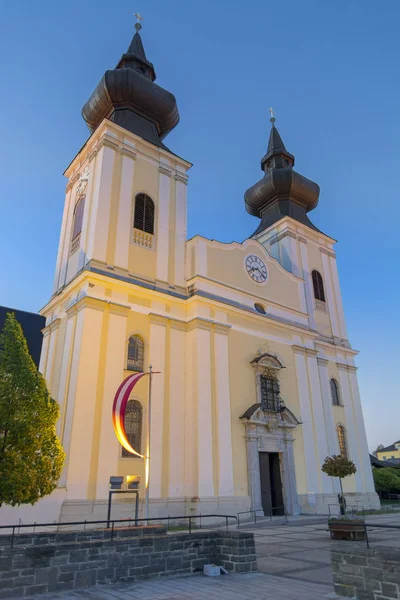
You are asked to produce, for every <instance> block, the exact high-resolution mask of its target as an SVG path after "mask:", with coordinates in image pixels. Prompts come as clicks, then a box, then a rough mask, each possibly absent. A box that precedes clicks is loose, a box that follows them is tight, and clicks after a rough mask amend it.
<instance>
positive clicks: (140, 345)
mask: <svg viewBox="0 0 400 600" xmlns="http://www.w3.org/2000/svg"><path fill="white" fill-rule="evenodd" d="M143 362H144V342H143V340H142V338H141V337H140V336H138V335H131V337H130V338H129V343H128V361H127V367H126V368H127V369H128V370H129V371H139V372H142V371H143Z"/></svg>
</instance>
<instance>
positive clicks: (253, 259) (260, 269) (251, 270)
mask: <svg viewBox="0 0 400 600" xmlns="http://www.w3.org/2000/svg"><path fill="white" fill-rule="evenodd" d="M245 266H246V271H247V273H248V274H249V275H250V277H251V278H252V280H253V281H255V282H256V283H265V282H266V281H267V267H266V266H265V264H264V263H263V261H262V260H261V258H258V256H255V255H254V254H250V256H248V257H247V258H246V260H245Z"/></svg>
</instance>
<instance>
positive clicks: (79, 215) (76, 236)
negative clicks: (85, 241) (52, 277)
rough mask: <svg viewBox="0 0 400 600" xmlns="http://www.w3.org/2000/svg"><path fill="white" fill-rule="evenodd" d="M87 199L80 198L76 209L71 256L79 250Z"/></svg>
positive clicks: (84, 197)
mask: <svg viewBox="0 0 400 600" xmlns="http://www.w3.org/2000/svg"><path fill="white" fill-rule="evenodd" d="M85 199H86V196H80V197H79V199H78V201H77V203H76V204H75V208H74V219H73V225H72V238H71V254H72V253H73V252H75V251H76V250H78V248H79V240H80V236H81V232H82V223H83V213H84V210H85Z"/></svg>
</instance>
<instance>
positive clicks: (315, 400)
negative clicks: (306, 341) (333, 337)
mask: <svg viewBox="0 0 400 600" xmlns="http://www.w3.org/2000/svg"><path fill="white" fill-rule="evenodd" d="M307 363H308V373H309V382H310V388H311V399H312V409H313V413H314V423H315V436H316V440H317V454H318V468H319V471H320V472H321V467H322V464H323V462H324V460H325V458H326V457H327V456H328V444H327V433H326V428H325V419H324V410H323V405H322V397H321V385H320V381H319V373H318V365H317V358H316V356H308V357H307ZM321 481H322V491H323V492H325V493H331V492H332V481H331V478H330V477H328V476H327V475H325V473H322V472H321Z"/></svg>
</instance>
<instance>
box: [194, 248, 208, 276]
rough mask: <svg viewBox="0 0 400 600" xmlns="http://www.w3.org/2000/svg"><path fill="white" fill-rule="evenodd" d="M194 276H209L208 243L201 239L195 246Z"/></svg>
mask: <svg viewBox="0 0 400 600" xmlns="http://www.w3.org/2000/svg"><path fill="white" fill-rule="evenodd" d="M194 256H195V265H194V274H195V275H204V276H207V245H206V241H205V240H202V239H199V240H197V241H196V246H195V255H194Z"/></svg>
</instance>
